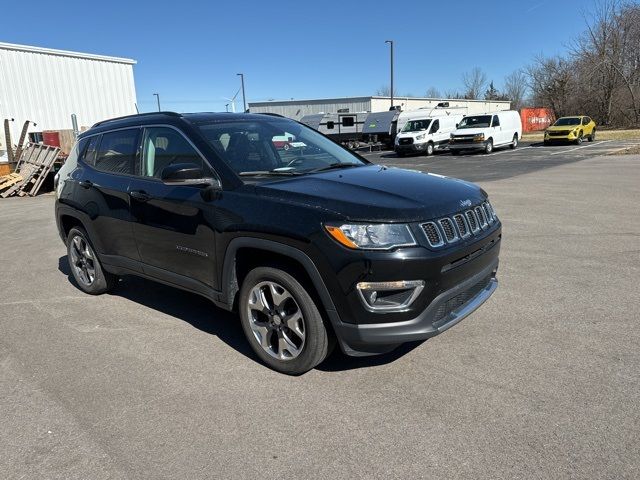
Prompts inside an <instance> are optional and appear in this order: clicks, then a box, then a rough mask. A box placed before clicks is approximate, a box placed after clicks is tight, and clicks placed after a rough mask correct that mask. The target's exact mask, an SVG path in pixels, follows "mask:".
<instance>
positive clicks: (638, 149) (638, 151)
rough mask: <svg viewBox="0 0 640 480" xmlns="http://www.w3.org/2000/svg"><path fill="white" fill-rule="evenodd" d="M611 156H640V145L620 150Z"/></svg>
mask: <svg viewBox="0 0 640 480" xmlns="http://www.w3.org/2000/svg"><path fill="white" fill-rule="evenodd" d="M609 155H640V145H634V146H633V147H629V148H625V149H622V150H618V151H617V152H612V153H610V154H609Z"/></svg>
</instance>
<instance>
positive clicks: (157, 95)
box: [154, 93, 162, 112]
mask: <svg viewBox="0 0 640 480" xmlns="http://www.w3.org/2000/svg"><path fill="white" fill-rule="evenodd" d="M154 95H155V97H156V100H157V101H158V111H159V112H161V111H162V110H160V94H159V93H154Z"/></svg>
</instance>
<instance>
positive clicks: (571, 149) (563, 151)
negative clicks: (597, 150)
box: [549, 140, 611, 155]
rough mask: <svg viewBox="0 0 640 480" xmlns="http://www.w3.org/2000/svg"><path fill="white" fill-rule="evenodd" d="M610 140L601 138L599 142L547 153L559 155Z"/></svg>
mask: <svg viewBox="0 0 640 480" xmlns="http://www.w3.org/2000/svg"><path fill="white" fill-rule="evenodd" d="M610 141H611V140H602V141H601V142H593V143H592V144H591V145H582V146H580V147H575V148H570V149H569V150H561V151H559V152H553V153H550V154H549V155H560V154H561V153H568V152H573V151H574V150H580V149H581V148H588V147H595V146H596V145H602V144H603V143H607V142H610Z"/></svg>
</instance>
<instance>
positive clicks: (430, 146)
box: [427, 142, 433, 157]
mask: <svg viewBox="0 0 640 480" xmlns="http://www.w3.org/2000/svg"><path fill="white" fill-rule="evenodd" d="M431 155H433V143H431V142H429V143H427V156H428V157H429V156H431Z"/></svg>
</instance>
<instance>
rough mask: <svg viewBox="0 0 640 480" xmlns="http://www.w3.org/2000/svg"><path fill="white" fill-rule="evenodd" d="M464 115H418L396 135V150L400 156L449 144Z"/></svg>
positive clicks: (431, 152)
mask: <svg viewBox="0 0 640 480" xmlns="http://www.w3.org/2000/svg"><path fill="white" fill-rule="evenodd" d="M462 119H463V115H461V114H457V115H450V116H446V117H435V118H433V117H417V118H415V119H413V120H409V121H408V122H407V123H405V124H404V127H402V130H401V131H399V132H398V133H397V135H396V140H395V144H394V150H395V152H396V154H397V155H398V156H399V157H402V156H404V155H405V154H406V153H426V154H427V155H432V154H433V152H434V151H436V150H442V149H446V148H447V147H448V146H449V137H450V135H451V132H454V131H455V129H456V127H457V126H458V123H459V122H460V121H462Z"/></svg>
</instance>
